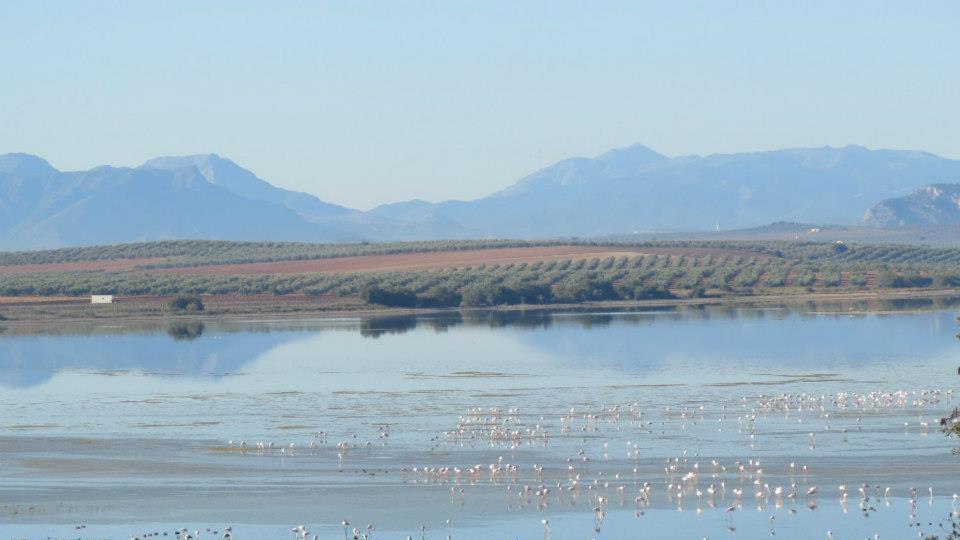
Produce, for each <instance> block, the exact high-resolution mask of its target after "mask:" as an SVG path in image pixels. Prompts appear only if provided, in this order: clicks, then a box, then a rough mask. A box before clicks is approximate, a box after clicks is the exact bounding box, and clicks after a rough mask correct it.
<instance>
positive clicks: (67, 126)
mask: <svg viewBox="0 0 960 540" xmlns="http://www.w3.org/2000/svg"><path fill="white" fill-rule="evenodd" d="M957 28H960V2H956V1H955V0H949V1H942V2H938V1H933V0H931V1H924V2H914V1H903V2H882V1H879V0H872V1H854V0H848V1H843V2H837V1H835V0H831V1H817V0H804V1H802V2H786V1H782V2H781V1H757V2H753V1H747V0H740V1H730V2H723V1H720V0H713V1H705V2H680V1H664V2H641V1H633V2H617V1H609V2H599V1H598V2H582V1H578V2H566V1H563V0H550V1H544V2H525V1H509V2H508V1H503V2H499V1H493V0H491V1H486V2H469V1H456V0H450V1H445V2H407V1H400V0H397V1H388V2H364V1H358V0H351V1H344V2H292V1H291V2H283V1H276V2H243V1H238V0H231V1H223V2H218V1H205V2H193V1H164V2H129V1H118V2H106V1H102V2H90V1H69V2H59V1H54V0H49V1H44V2H34V1H16V0H0V153H6V152H28V153H32V154H37V155H40V156H42V157H44V158H46V159H47V160H49V161H50V162H51V163H52V164H53V165H54V166H55V167H57V168H59V169H61V170H79V169H87V168H90V167H93V166H96V165H101V164H110V165H116V166H136V165H139V164H140V163H142V162H143V161H146V160H147V159H149V158H151V157H155V156H158V155H181V154H196V153H210V152H214V153H218V154H220V155H222V156H225V157H229V158H230V159H233V160H234V161H236V162H237V163H238V164H240V165H241V166H243V167H246V168H248V169H250V170H252V171H254V172H255V173H257V174H258V175H259V176H260V177H261V178H264V179H266V180H268V181H270V182H271V183H274V184H275V185H279V186H282V187H285V188H289V189H295V190H299V191H306V192H308V193H312V194H314V195H317V196H319V197H320V198H321V199H323V200H326V201H329V202H334V203H338V204H344V205H347V206H351V207H354V208H360V209H367V208H371V207H373V206H376V205H378V204H381V203H386V202H394V201H399V200H407V199H413V198H421V199H426V200H431V201H439V200H446V199H472V198H478V197H482V196H484V195H487V194H489V193H491V192H493V191H496V190H499V189H502V188H504V187H507V186H509V185H510V184H512V183H513V182H515V181H516V180H518V179H519V178H521V177H522V176H524V175H526V174H529V173H531V172H533V171H535V170H537V169H540V168H542V167H545V166H548V165H550V164H551V163H554V162H556V161H559V160H561V159H565V158H568V157H573V156H592V155H596V154H600V153H602V152H604V151H606V150H608V149H611V148H617V147H624V146H628V145H631V144H634V143H641V144H644V145H646V146H649V147H651V148H653V149H654V150H657V151H658V152H661V153H663V154H666V155H669V156H676V155H686V154H712V153H729V152H742V151H758V150H768V149H775V148H783V147H801V146H807V147H814V146H824V145H831V146H843V145H846V144H860V145H864V146H868V147H871V148H899V149H922V150H927V151H930V152H933V153H936V154H940V155H943V156H946V157H951V158H957V159H960V129H958V126H960V33H958V31H957Z"/></svg>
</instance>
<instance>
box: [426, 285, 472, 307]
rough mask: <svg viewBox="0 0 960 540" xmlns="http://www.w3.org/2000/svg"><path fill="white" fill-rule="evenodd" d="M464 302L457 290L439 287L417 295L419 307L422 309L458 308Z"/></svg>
mask: <svg viewBox="0 0 960 540" xmlns="http://www.w3.org/2000/svg"><path fill="white" fill-rule="evenodd" d="M462 301H463V295H462V294H460V293H458V292H457V291H456V290H454V289H452V288H450V287H445V286H442V285H437V286H434V287H431V288H429V289H427V291H426V292H425V293H423V294H420V295H417V305H418V306H421V307H456V306H459V305H460V303H461V302H462Z"/></svg>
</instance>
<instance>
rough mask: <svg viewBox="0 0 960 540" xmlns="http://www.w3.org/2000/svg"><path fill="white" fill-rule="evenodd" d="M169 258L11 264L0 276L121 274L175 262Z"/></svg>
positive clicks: (2, 270)
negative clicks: (72, 273)
mask: <svg viewBox="0 0 960 540" xmlns="http://www.w3.org/2000/svg"><path fill="white" fill-rule="evenodd" d="M175 261H176V259H174V258H170V257H156V258H143V259H112V260H103V261H73V262H63V263H47V264H11V265H9V266H0V275H2V274H32V273H35V272H79V271H85V270H103V271H105V272H123V271H127V270H134V269H136V268H137V267H138V266H143V265H146V264H163V263H171V262H175Z"/></svg>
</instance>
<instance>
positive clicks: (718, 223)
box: [717, 219, 720, 232]
mask: <svg viewBox="0 0 960 540" xmlns="http://www.w3.org/2000/svg"><path fill="white" fill-rule="evenodd" d="M717 232H720V220H719V219H718V220H717Z"/></svg>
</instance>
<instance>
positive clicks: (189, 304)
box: [167, 296, 203, 313]
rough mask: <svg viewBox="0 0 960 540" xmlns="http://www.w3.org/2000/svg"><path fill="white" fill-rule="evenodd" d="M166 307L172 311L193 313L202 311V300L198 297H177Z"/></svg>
mask: <svg viewBox="0 0 960 540" xmlns="http://www.w3.org/2000/svg"><path fill="white" fill-rule="evenodd" d="M167 306H168V307H169V308H170V309H172V310H174V311H184V312H188V313H195V312H200V311H203V300H201V299H200V297H199V296H177V297H176V298H174V299H173V300H170V302H168V303H167Z"/></svg>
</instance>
